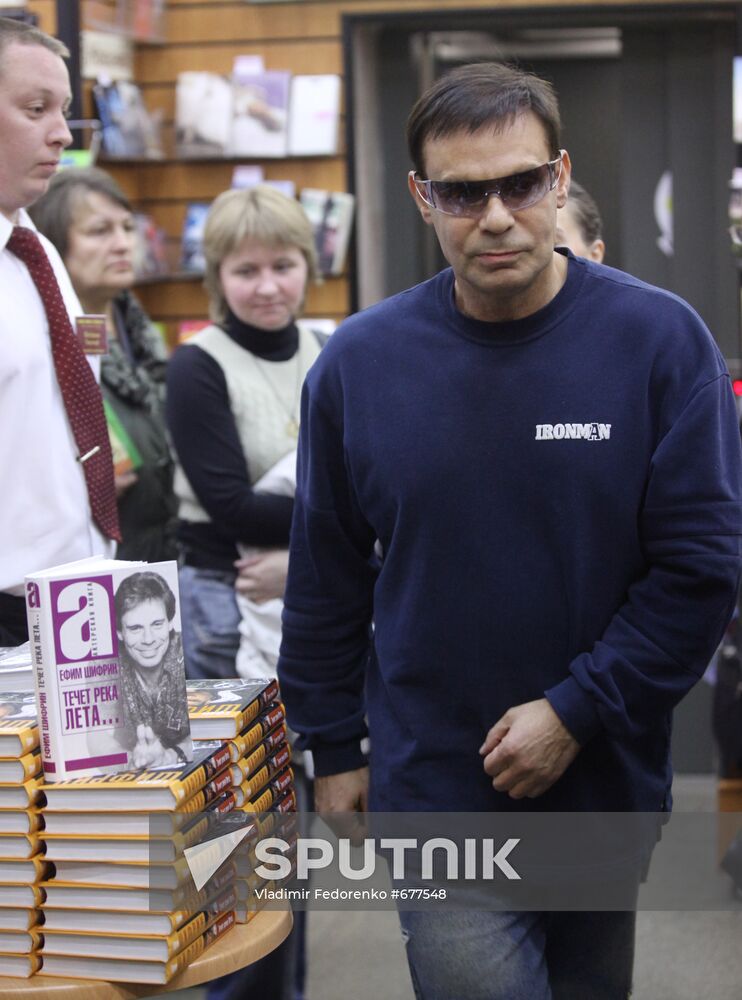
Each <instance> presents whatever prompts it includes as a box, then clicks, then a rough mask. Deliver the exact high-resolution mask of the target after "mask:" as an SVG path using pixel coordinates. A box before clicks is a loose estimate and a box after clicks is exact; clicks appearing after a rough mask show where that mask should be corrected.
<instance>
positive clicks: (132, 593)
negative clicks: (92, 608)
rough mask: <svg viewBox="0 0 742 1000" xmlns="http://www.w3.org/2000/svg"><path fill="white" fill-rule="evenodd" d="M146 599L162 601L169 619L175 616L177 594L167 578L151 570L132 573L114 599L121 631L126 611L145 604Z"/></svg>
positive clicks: (118, 625) (123, 581) (123, 582)
mask: <svg viewBox="0 0 742 1000" xmlns="http://www.w3.org/2000/svg"><path fill="white" fill-rule="evenodd" d="M145 601H162V603H163V604H164V605H165V614H166V615H167V620H168V621H169V622H171V621H172V620H173V618H174V617H175V594H174V593H173V592H172V590H171V589H170V585H169V584H168V582H167V580H166V579H165V578H164V577H163V576H160V574H159V573H151V572H149V571H145V572H142V573H132V574H131V576H127V577H125V578H124V579H123V580H122V581H121V583H120V584H119V588H118V590H117V591H116V595H115V597H114V599H113V602H114V605H115V608H116V626H117V628H118V629H119V631H120V630H121V627H122V621H123V617H124V615H125V614H126V612H127V611H131V609H132V608H136V607H138V605H140V604H144V602H145Z"/></svg>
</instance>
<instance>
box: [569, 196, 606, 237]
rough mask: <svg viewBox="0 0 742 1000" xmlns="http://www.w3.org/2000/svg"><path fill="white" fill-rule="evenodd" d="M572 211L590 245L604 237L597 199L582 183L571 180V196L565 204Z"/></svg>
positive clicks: (578, 226) (581, 233)
mask: <svg viewBox="0 0 742 1000" xmlns="http://www.w3.org/2000/svg"><path fill="white" fill-rule="evenodd" d="M565 207H566V208H567V209H569V211H571V212H572V217H573V218H574V220H575V222H576V224H577V228H578V229H579V230H580V235H581V236H582V238H583V240H584V241H585V243H587V244H588V245H589V244H590V243H594V242H595V241H596V240H602V239H603V220H602V219H601V218H600V212H599V210H598V206H597V205H596V203H595V199H594V198H593V196H592V195H591V194H589V193H588V192H587V191H586V190H585V188H584V187H583V186H582V184H578V183H577V181H570V184H569V196H568V198H567V204H566V206H565Z"/></svg>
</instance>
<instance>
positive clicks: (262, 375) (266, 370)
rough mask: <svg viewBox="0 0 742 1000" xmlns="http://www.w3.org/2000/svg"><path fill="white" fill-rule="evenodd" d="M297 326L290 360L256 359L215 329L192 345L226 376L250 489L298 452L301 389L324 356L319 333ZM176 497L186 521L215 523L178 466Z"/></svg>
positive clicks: (191, 341)
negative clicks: (312, 369) (208, 357)
mask: <svg viewBox="0 0 742 1000" xmlns="http://www.w3.org/2000/svg"><path fill="white" fill-rule="evenodd" d="M297 326H298V327H299V348H298V350H297V352H296V354H295V355H294V356H293V358H289V360H288V361H263V360H262V359H261V358H256V357H255V355H254V354H252V353H251V352H250V351H247V350H245V348H244V347H240V346H239V344H236V343H235V342H234V341H233V340H232V338H231V337H229V336H228V335H227V334H226V333H225V332H224V331H223V330H221V329H219V327H217V326H209V327H207V328H206V329H205V330H201V331H199V333H197V334H195V335H194V336H193V337H191V338H190V339H189V341H188V343H189V344H195V345H196V346H197V347H200V348H201V350H203V351H206V353H207V354H209V355H211V357H212V358H213V359H214V360H215V361H216V362H217V364H218V365H219V367H220V368H221V369H222V371H223V372H224V377H225V379H226V382H227V392H228V394H229V406H230V409H231V411H232V415H233V416H234V420H235V423H236V425H237V433H238V434H239V437H240V441H241V443H242V450H243V452H244V454H245V455H246V456H247V462H248V468H249V473H250V482H251V484H254V483H256V482H257V481H258V479H260V477H261V476H262V475H263V474H264V473H266V472H267V471H268V469H270V468H272V467H273V466H274V465H275V464H276V462H278V461H279V460H280V459H282V458H283V457H284V455H286V454H288V452H290V451H293V449H294V448H296V433H295V431H296V428H297V427H298V424H299V404H300V397H301V387H302V385H303V383H304V379H305V377H306V374H307V372H308V371H309V369H310V368H311V367H312V364H313V363H314V361H315V359H316V357H317V355H318V354H319V351H320V345H319V343H318V341H317V337H316V336H315V334H314V333H312V331H311V330H310V329H309V328H308V327H306V326H304V325H302V324H301V323H298V324H297ZM175 493H176V496H177V497H178V501H179V507H178V515H179V517H180V518H181V519H182V520H184V521H198V522H204V521H210V520H211V518H210V517H209V515H208V514H207V513H206V511H205V510H204V509H203V507H202V506H201V504H200V503H199V501H198V499H197V498H196V495H195V494H194V492H193V490H192V489H191V485H190V483H189V482H188V480H187V479H186V476H185V473H184V472H183V469H182V468H181V466H180V463H178V464H177V465H176V468H175Z"/></svg>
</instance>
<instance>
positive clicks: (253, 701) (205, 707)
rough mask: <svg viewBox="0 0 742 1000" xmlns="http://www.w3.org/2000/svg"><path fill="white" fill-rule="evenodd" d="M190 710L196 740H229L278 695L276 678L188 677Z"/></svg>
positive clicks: (193, 734)
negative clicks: (208, 678) (215, 678)
mask: <svg viewBox="0 0 742 1000" xmlns="http://www.w3.org/2000/svg"><path fill="white" fill-rule="evenodd" d="M187 689H188V713H189V716H190V719H191V734H192V736H193V739H194V740H206V739H221V740H229V739H233V738H234V737H236V736H238V735H239V734H240V733H241V732H242V730H243V729H245V728H246V727H247V726H248V725H249V723H250V722H252V721H253V720H254V719H255V718H256V717H257V716H258V715H259V714H260V712H261V709H264V708H266V707H267V706H268V705H270V704H271V703H272V702H273V701H275V699H276V698H277V697H278V681H276V680H268V681H266V680H243V679H240V678H234V679H230V680H189V681H188V683H187Z"/></svg>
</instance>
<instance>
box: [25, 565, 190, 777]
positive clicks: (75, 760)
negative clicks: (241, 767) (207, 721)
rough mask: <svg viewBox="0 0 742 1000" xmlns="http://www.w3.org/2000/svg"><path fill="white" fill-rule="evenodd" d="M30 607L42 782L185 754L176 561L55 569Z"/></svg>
mask: <svg viewBox="0 0 742 1000" xmlns="http://www.w3.org/2000/svg"><path fill="white" fill-rule="evenodd" d="M26 608H27V612H28V624H29V634H30V636H31V647H32V652H33V663H34V681H35V686H36V696H37V703H38V709H39V712H38V717H39V722H40V744H41V761H42V766H43V770H44V778H45V780H46V781H47V782H58V781H63V780H65V779H69V778H72V777H82V776H91V775H94V774H101V773H104V774H105V773H111V772H116V771H121V770H124V769H126V768H131V767H134V768H141V767H146V766H159V765H171V766H172V765H173V764H174V763H175V762H176V761H183V760H187V759H190V757H191V756H192V743H191V738H190V729H189V723H188V712H187V701H186V693H185V663H184V658H183V647H182V642H181V636H180V605H179V601H178V569H177V565H176V563H175V562H162V563H150V564H148V563H131V562H122V561H118V560H105V559H99V558H95V557H94V558H92V559H83V560H79V561H78V562H75V563H68V564H66V565H64V566H57V567H52V568H51V569H48V570H44V571H42V572H39V573H34V574H31V575H30V576H28V577H27V578H26Z"/></svg>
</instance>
